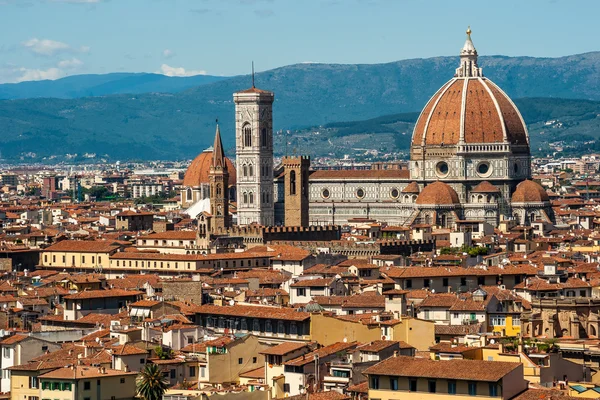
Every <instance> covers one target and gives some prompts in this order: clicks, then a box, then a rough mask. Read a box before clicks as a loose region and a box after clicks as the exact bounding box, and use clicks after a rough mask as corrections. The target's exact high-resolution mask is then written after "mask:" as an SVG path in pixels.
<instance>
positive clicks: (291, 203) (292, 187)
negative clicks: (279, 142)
mask: <svg viewBox="0 0 600 400" xmlns="http://www.w3.org/2000/svg"><path fill="white" fill-rule="evenodd" d="M282 164H283V171H284V207H285V225H286V226H308V225H309V218H308V217H309V211H308V206H309V198H308V196H309V189H308V175H309V170H310V157H308V156H300V157H284V158H283V160H282Z"/></svg>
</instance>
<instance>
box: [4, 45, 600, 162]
mask: <svg viewBox="0 0 600 400" xmlns="http://www.w3.org/2000/svg"><path fill="white" fill-rule="evenodd" d="M457 64H458V58H457V57H436V58H430V59H416V60H404V61H398V62H394V63H388V64H373V65H336V64H298V65H291V66H287V67H282V68H277V69H274V70H271V71H266V72H263V73H260V74H257V76H256V82H257V86H258V87H260V88H263V89H269V90H273V91H274V92H275V98H276V101H275V104H274V124H275V128H276V129H277V130H280V129H283V130H288V129H296V130H298V129H301V128H302V127H309V126H322V125H325V124H328V123H333V122H337V121H350V120H368V119H370V118H375V117H378V116H381V115H391V114H397V113H410V112H415V111H418V110H420V109H421V108H422V107H423V105H424V104H425V102H426V101H427V99H428V98H429V97H430V96H431V95H432V94H433V93H434V92H435V91H436V90H437V89H438V88H439V87H440V86H441V85H442V84H443V83H444V82H445V81H447V80H448V79H449V78H451V77H452V75H453V72H454V69H455V67H456V66H457ZM480 65H481V66H482V67H483V70H484V73H485V75H486V76H488V77H490V79H492V80H494V82H496V83H497V84H499V85H500V86H501V87H502V88H503V89H504V90H505V91H506V92H507V93H508V94H509V95H510V96H511V97H512V98H514V99H517V98H522V97H546V98H553V97H554V98H566V99H585V100H590V101H571V102H569V101H564V100H558V103H555V102H554V100H553V99H546V100H543V99H539V98H538V99H527V100H525V99H524V100H522V101H521V102H519V106H520V107H522V108H523V109H522V111H523V113H524V115H525V119H526V121H527V123H528V124H532V136H533V137H532V141H533V142H534V143H538V142H537V140H538V139H537V138H535V137H534V135H533V133H535V132H537V131H536V130H538V129H539V130H540V132H541V131H543V133H541V136H544V138H543V140H540V141H539V143H548V142H551V141H553V140H554V136H556V135H558V136H556V137H560V136H561V135H563V134H569V133H568V131H569V130H572V131H573V132H575V131H577V132H578V130H580V129H583V128H585V129H586V130H587V129H589V130H590V132H589V134H590V136H591V135H596V133H595V132H593V129H592V126H593V122H594V120H589V121H588V122H586V123H583V121H582V120H581V119H582V118H583V116H584V115H586V114H587V115H588V117H589V116H590V115H593V113H594V112H596V111H597V103H596V102H595V101H596V100H600V72H599V70H600V52H596V53H587V54H580V55H574V56H568V57H561V58H529V57H512V58H511V57H503V56H492V57H480ZM65 79H67V78H65ZM125 79H133V78H132V77H125ZM170 79H172V78H170ZM182 79H183V78H182ZM111 82H113V81H109V82H104V83H97V84H96V85H95V86H93V87H103V86H104V85H108V86H110V85H111V84H114V83H111ZM249 84H250V79H249V77H247V76H243V77H233V78H228V79H223V80H220V81H217V82H213V83H207V84H204V85H202V86H198V87H194V88H191V89H188V90H184V91H182V92H178V93H142V94H133V95H131V94H127V95H126V94H115V95H110V96H104V97H84V98H77V99H47V98H42V99H22V100H9V101H0V126H2V127H3V135H1V136H0V151H1V152H2V156H3V157H7V158H11V157H12V158H14V157H16V156H18V155H21V154H22V153H24V152H27V151H30V152H33V153H35V154H36V159H39V157H42V156H49V155H64V154H66V153H78V154H81V153H83V152H92V153H97V154H108V155H109V156H110V158H112V159H126V158H132V157H135V158H147V159H148V158H168V159H182V158H189V157H193V156H194V155H195V154H197V153H198V152H199V151H201V150H202V149H204V148H206V147H208V146H210V145H211V144H212V140H213V134H214V120H215V118H217V117H218V118H219V121H220V123H221V128H222V130H221V131H222V133H223V136H224V141H225V146H226V147H228V148H231V147H232V146H233V144H234V143H233V142H234V138H233V122H234V115H233V114H234V105H233V101H232V93H233V92H235V91H237V90H240V89H244V88H246V87H248V86H249ZM117 86H118V85H117ZM124 87H136V85H134V84H131V85H129V86H127V85H125V86H124ZM137 87H140V88H141V87H144V85H143V84H140V86H137ZM65 90H66V89H65ZM70 90H71V92H73V93H76V92H77V90H74V89H70ZM85 90H89V89H85ZM123 90H125V89H123ZM549 104H552V105H553V106H552V107H550V108H549V107H548V105H549ZM555 117H556V118H567V119H568V117H574V118H576V119H578V120H577V121H574V122H573V126H569V127H568V129H567V128H560V129H566V130H565V131H564V132H563V131H559V128H556V129H552V130H549V129H545V130H543V129H541V128H539V127H537V126H536V125H535V124H536V123H539V122H540V121H546V120H548V119H552V118H555ZM403 118H404V119H408V118H405V117H403ZM412 118H413V119H414V116H413V117H412ZM575 122H577V123H578V124H579V125H575ZM410 123H411V121H410V120H406V121H397V123H396V126H395V127H394V129H393V132H390V133H389V134H390V135H392V136H391V137H390V139H389V140H388V141H387V142H386V143H387V144H389V143H393V145H394V146H397V147H394V148H403V147H405V146H406V143H408V142H409V138H410V133H411V132H412V128H411V127H410ZM582 124H583V126H582ZM381 125H382V126H383V128H379V129H380V130H385V129H391V128H389V126H390V125H393V124H389V123H388V124H381ZM588 125H589V126H588ZM577 126H579V127H580V128H576V127H577ZM353 129H363V128H360V126H358V127H354V128H353ZM363 130H365V129H363ZM366 133H372V132H366V131H365V132H363V135H364V134H366ZM379 134H380V135H382V134H383V133H382V132H379ZM340 135H341V137H343V138H346V139H344V140H345V142H344V141H342V142H339V143H338V142H335V141H334V142H335V143H334V146H339V147H341V149H340V151H342V150H343V148H353V147H357V146H358V147H366V148H369V146H372V145H373V143H372V142H371V141H369V140H368V137H365V136H363V137H362V139H359V138H353V140H352V141H349V137H350V136H347V135H346V136H344V135H343V132H342V133H341V134H340ZM380 137H383V136H380ZM354 139H356V141H355V140H354ZM296 141H298V139H297V140H296ZM288 142H289V141H288ZM280 143H281V146H282V147H279V148H278V149H277V150H278V152H280V153H281V152H284V151H285V149H284V148H285V141H284V140H282V139H280ZM328 143H329V142H327V144H328ZM291 146H297V145H294V144H291ZM542 147H543V146H542ZM288 150H289V149H288ZM311 150H312V151H314V150H315V149H314V148H313V149H311Z"/></svg>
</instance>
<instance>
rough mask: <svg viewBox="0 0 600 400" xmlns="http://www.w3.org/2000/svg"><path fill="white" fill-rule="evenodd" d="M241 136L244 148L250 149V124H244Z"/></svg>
mask: <svg viewBox="0 0 600 400" xmlns="http://www.w3.org/2000/svg"><path fill="white" fill-rule="evenodd" d="M242 134H243V135H244V147H252V128H251V127H250V124H248V123H247V124H245V125H244V126H243V127H242Z"/></svg>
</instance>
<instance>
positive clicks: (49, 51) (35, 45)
mask: <svg viewBox="0 0 600 400" xmlns="http://www.w3.org/2000/svg"><path fill="white" fill-rule="evenodd" d="M22 44H23V46H25V47H26V48H28V49H29V50H31V51H32V52H34V53H36V54H39V55H42V56H53V55H55V54H58V53H88V52H89V51H90V48H89V46H81V47H79V48H74V47H72V46H70V45H68V44H66V43H63V42H59V41H56V40H51V39H38V38H32V39H29V40H27V41H25V42H23V43H22Z"/></svg>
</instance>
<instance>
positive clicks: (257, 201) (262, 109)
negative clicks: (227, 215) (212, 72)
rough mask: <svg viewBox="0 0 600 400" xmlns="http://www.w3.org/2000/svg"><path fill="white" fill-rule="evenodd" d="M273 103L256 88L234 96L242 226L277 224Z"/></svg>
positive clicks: (238, 203)
mask: <svg viewBox="0 0 600 400" xmlns="http://www.w3.org/2000/svg"><path fill="white" fill-rule="evenodd" d="M253 81H254V79H253ZM253 83H254V82H253ZM273 100H274V95H273V93H272V92H269V91H266V90H260V89H257V88H256V87H254V84H253V85H252V87H251V88H250V89H247V90H243V91H241V92H237V93H234V95H233V101H234V102H235V139H236V150H235V152H236V164H237V176H238V179H237V211H238V224H239V225H248V224H252V223H258V224H260V225H265V226H269V225H273V224H274V220H275V211H274V210H275V208H274V203H273Z"/></svg>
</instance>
